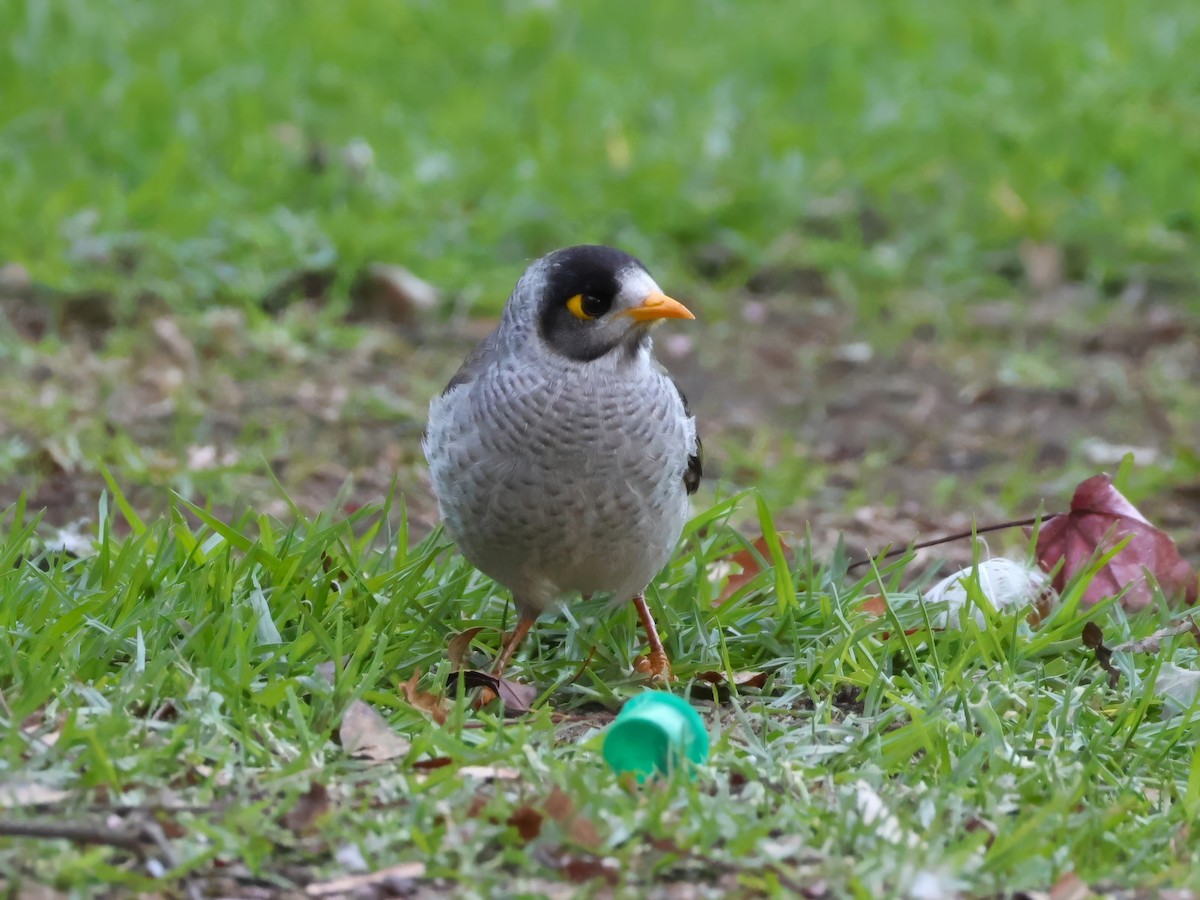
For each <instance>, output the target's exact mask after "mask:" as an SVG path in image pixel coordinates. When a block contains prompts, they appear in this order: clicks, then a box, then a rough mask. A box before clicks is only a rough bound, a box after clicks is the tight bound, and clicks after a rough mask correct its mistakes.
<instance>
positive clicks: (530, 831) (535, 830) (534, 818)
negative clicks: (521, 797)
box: [504, 805, 545, 843]
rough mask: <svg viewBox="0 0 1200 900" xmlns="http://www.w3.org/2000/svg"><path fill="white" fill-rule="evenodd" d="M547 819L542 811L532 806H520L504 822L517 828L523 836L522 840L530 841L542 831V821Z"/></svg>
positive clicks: (518, 832)
mask: <svg viewBox="0 0 1200 900" xmlns="http://www.w3.org/2000/svg"><path fill="white" fill-rule="evenodd" d="M544 819H545V816H543V815H542V814H541V813H540V812H538V811H537V810H536V809H534V808H533V807H532V806H528V805H526V806H519V807H517V808H516V809H515V810H513V812H512V815H510V816H509V817H508V818H507V819H505V821H504V824H505V825H508V826H509V827H511V828H514V829H516V832H517V834H519V835H520V836H521V840H523V841H525V843H529V842H530V841H532V840H533V839H534V838H536V837H537V836H538V835H539V834H541V833H542V821H543V820H544Z"/></svg>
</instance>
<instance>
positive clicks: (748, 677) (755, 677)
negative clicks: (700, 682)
mask: <svg viewBox="0 0 1200 900" xmlns="http://www.w3.org/2000/svg"><path fill="white" fill-rule="evenodd" d="M769 674H770V673H769V672H734V673H733V681H732V682H730V681H729V679H728V678H726V677H725V673H724V672H718V671H716V670H715V669H714V670H712V671H710V672H697V673H696V677H697V678H702V679H704V680H705V681H707V682H708V683H709V684H715V685H717V687H721V686H723V685H728V684H731V683H732V684H733V686H734V687H738V688H761V687H762V686H763V685H765V684H766V683H767V676H768V675H769Z"/></svg>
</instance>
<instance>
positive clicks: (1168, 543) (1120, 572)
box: [1037, 474, 1200, 611]
mask: <svg viewBox="0 0 1200 900" xmlns="http://www.w3.org/2000/svg"><path fill="white" fill-rule="evenodd" d="M1126 539H1128V542H1127V543H1126V544H1125V545H1124V546H1123V547H1122V548H1121V550H1120V551H1119V552H1117V554H1116V555H1115V556H1113V557H1112V559H1110V560H1109V561H1108V562H1107V563H1105V564H1104V566H1103V567H1101V569H1100V570H1099V571H1098V572H1097V573H1096V575H1095V577H1094V578H1093V579H1092V581H1091V583H1090V584H1089V585H1088V586H1087V590H1086V591H1085V592H1084V595H1083V603H1084V605H1085V606H1091V605H1093V604H1095V603H1099V602H1100V601H1101V600H1103V599H1104V598H1106V597H1113V596H1116V595H1117V594H1119V593H1120V592H1121V591H1125V594H1124V596H1122V598H1121V605H1122V606H1124V607H1125V608H1126V609H1128V610H1131V611H1136V610H1139V609H1144V608H1145V607H1147V606H1149V605H1150V604H1151V603H1153V602H1154V592H1153V590H1152V589H1151V586H1150V584H1149V582H1148V581H1147V578H1146V576H1147V574H1149V575H1150V576H1152V577H1153V580H1154V581H1156V582H1157V583H1158V585H1159V587H1160V588H1161V589H1162V592H1163V594H1165V595H1166V597H1167V599H1168V600H1171V601H1177V600H1180V599H1182V600H1183V601H1184V602H1186V603H1189V604H1190V603H1195V602H1196V597H1197V592H1198V590H1200V579H1198V578H1197V575H1196V572H1195V570H1194V569H1193V568H1192V567H1191V566H1190V565H1189V564H1188V562H1187V561H1186V560H1185V559H1184V558H1183V557H1182V556H1180V554H1179V550H1178V548H1177V547H1176V546H1175V542H1174V541H1173V540H1171V537H1170V535H1168V534H1167V533H1166V532H1164V531H1160V530H1159V529H1158V528H1155V527H1154V526H1153V525H1151V524H1150V522H1149V521H1148V520H1147V519H1146V517H1145V516H1143V515H1142V514H1141V513H1140V512H1138V510H1137V507H1135V506H1134V505H1133V504H1132V503H1130V502H1129V501H1128V500H1126V499H1125V497H1123V496H1122V495H1121V492H1120V491H1118V490H1117V489H1116V488H1115V487H1113V483H1112V479H1111V478H1110V477H1109V476H1108V475H1103V474H1101V475H1095V476H1093V477H1091V478H1089V479H1087V480H1086V481H1084V482H1082V483H1081V484H1080V485H1079V487H1077V488H1076V489H1075V495H1074V496H1073V497H1072V498H1071V511H1070V512H1068V513H1064V514H1062V515H1058V516H1055V517H1054V518H1053V519H1051V520H1050V521H1049V522H1046V523H1045V524H1044V525H1043V526H1042V529H1041V532H1040V533H1039V534H1038V541H1037V557H1038V562H1039V563H1040V564H1041V567H1042V568H1043V569H1044V570H1046V571H1047V572H1052V571H1055V569H1056V567H1057V572H1056V573H1055V575H1054V582H1053V583H1054V587H1055V589H1056V590H1058V591H1059V592H1060V593H1061V592H1062V590H1063V589H1064V587H1065V585H1066V583H1067V581H1069V580H1070V579H1071V578H1072V577H1073V576H1074V575H1075V574H1076V573H1077V572H1080V571H1082V570H1084V569H1086V568H1087V567H1088V566H1089V565H1091V564H1092V563H1093V562H1094V560H1095V558H1096V557H1097V555H1099V554H1103V553H1105V552H1107V551H1109V550H1111V549H1112V548H1113V547H1114V546H1116V545H1117V544H1118V543H1120V542H1121V541H1123V540H1126ZM1060 563H1061V566H1060Z"/></svg>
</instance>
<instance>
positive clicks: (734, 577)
mask: <svg viewBox="0 0 1200 900" xmlns="http://www.w3.org/2000/svg"><path fill="white" fill-rule="evenodd" d="M753 546H754V550H757V551H758V555H755V553H754V551H753V550H751V549H750V548H748V547H747V548H743V549H741V550H739V551H738V552H737V553H734V554H733V555H731V556H729V557H727V558H726V559H724V560H721V561H720V562H719V563H718V570H720V569H726V570H732V569H734V568H736V569H737V571H736V572H731V574H730V575H729V577H728V579H727V580H726V581H725V589H724V590H723V591H721V594H720V596H718V597H717V599H715V600H714V601H713V602H712V605H713V606H714V607H715V606H720V605H721V604H722V603H724V602H725V601H726V600H728V599H729V598H730V597H732V596H733V595H734V594H736V593H737V592H738V591H740V590H741V589H742V588H744V587H745V586H746V585H747V584H749V583H750V582H751V581H753V580H754V578H755V577H756V576H757V575H758V574H759V573H760V572H762V571H763V564H762V560H764V559H765V560H770V558H771V548H770V546H768V544H767V539H766V537H765V536H761V535H760V536H759V537H758V538H756V539H755V540H754V543H753ZM779 546H780V547H781V548H782V549H783V552H784V553H785V554H787V553H791V548H790V547H789V546H788V545H787V543H786V542H785V541H784V539H783V534H782V533H781V534H780V535H779ZM760 557H761V558H760Z"/></svg>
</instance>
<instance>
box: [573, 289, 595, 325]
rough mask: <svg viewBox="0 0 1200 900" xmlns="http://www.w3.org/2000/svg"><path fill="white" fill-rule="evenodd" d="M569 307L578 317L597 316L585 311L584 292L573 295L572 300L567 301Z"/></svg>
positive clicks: (590, 317)
mask: <svg viewBox="0 0 1200 900" xmlns="http://www.w3.org/2000/svg"><path fill="white" fill-rule="evenodd" d="M567 309H569V310H570V311H571V315H573V316H574V317H575V318H577V319H594V318H595V316H589V315H588V314H587V313H585V312H584V311H583V294H576V295H575V296H574V297H572V298H571V299H570V300H568V301H567Z"/></svg>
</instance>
